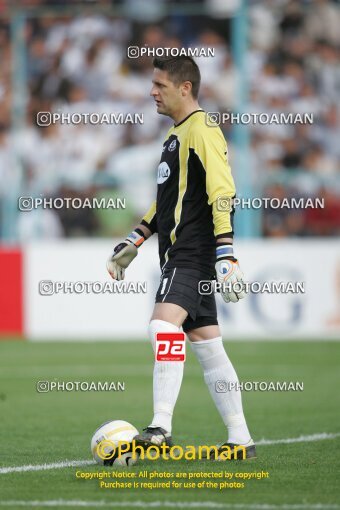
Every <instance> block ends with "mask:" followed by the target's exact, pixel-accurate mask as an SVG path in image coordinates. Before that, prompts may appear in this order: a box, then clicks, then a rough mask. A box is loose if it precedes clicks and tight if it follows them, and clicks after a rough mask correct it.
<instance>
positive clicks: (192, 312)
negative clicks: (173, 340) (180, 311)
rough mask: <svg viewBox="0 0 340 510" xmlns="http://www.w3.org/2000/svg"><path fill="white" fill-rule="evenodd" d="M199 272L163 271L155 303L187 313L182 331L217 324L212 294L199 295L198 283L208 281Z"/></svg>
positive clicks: (175, 269)
mask: <svg viewBox="0 0 340 510" xmlns="http://www.w3.org/2000/svg"><path fill="white" fill-rule="evenodd" d="M210 279H211V278H207V277H206V275H205V276H204V275H203V274H202V272H201V271H199V270H196V269H187V268H183V267H182V268H181V267H176V268H172V269H165V270H164V272H163V274H162V276H161V283H160V285H159V288H158V290H157V294H156V303H173V304H175V305H179V306H181V307H182V308H184V310H186V311H187V312H188V317H187V318H186V319H185V321H184V322H183V325H182V327H183V331H185V332H187V331H190V330H191V329H195V328H201V327H203V326H212V325H216V324H218V322H217V310H216V302H215V296H214V294H213V293H212V294H209V295H201V294H200V293H199V282H200V281H202V280H210Z"/></svg>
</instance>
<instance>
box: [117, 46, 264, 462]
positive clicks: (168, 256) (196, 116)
mask: <svg viewBox="0 0 340 510" xmlns="http://www.w3.org/2000/svg"><path fill="white" fill-rule="evenodd" d="M153 65H154V74H153V81H152V83H153V86H152V90H151V96H152V97H153V98H154V100H155V103H156V107H157V112H158V113H159V114H162V115H167V116H169V117H170V118H172V119H173V121H174V125H173V127H171V128H170V130H169V131H168V133H167V135H166V137H165V141H164V144H163V150H162V156H161V160H160V164H159V166H158V173H157V197H156V200H155V201H154V202H153V204H152V205H151V207H150V209H149V211H148V212H147V213H146V215H145V216H144V217H143V219H142V221H141V223H140V225H138V226H137V228H136V229H135V230H134V231H133V232H132V233H131V234H130V235H129V236H128V237H127V238H126V240H125V241H124V242H122V243H120V244H118V245H117V246H116V247H115V249H114V252H113V255H112V257H111V258H110V259H109V261H108V263H107V267H108V271H109V273H110V274H111V276H112V278H114V279H117V280H122V279H123V278H124V271H125V269H126V268H127V267H128V265H129V264H130V263H131V262H132V260H133V259H134V258H135V257H136V255H137V250H138V249H139V248H140V246H141V245H142V244H143V242H144V241H145V240H146V239H148V238H149V237H150V236H151V235H153V234H154V233H157V234H158V243H159V256H160V266H161V270H162V275H161V281H160V285H159V288H158V291H157V294H156V300H155V301H156V303H155V307H154V311H153V314H152V317H151V321H150V324H149V334H150V340H151V342H152V345H153V349H154V350H155V335H156V333H161V332H163V333H166V332H179V331H180V328H181V327H182V328H183V331H184V332H185V333H186V335H187V337H188V338H189V341H190V344H191V347H192V349H193V351H194V353H195V355H196V356H197V358H198V361H199V363H200V364H201V366H202V369H203V373H204V380H205V382H206V384H207V386H208V388H209V391H210V394H211V397H212V399H213V400H214V402H215V405H216V407H217V410H218V412H219V413H220V415H221V418H222V420H223V422H224V424H225V426H226V428H227V432H228V438H227V441H226V442H224V443H223V444H221V445H220V446H221V448H222V447H225V446H229V447H231V448H233V447H234V446H235V445H243V446H244V447H245V451H246V457H247V458H251V457H255V456H256V449H255V445H254V442H253V441H252V439H251V436H250V434H249V430H248V427H247V424H246V420H245V417H244V414H243V409H242V400H241V392H240V390H239V386H238V385H237V384H232V383H237V382H238V378H237V375H236V372H235V370H234V367H233V365H232V363H231V361H230V359H229V358H228V355H227V354H226V352H225V349H224V346H223V342H222V337H221V332H220V328H219V326H218V321H217V312H216V303H215V296H214V294H213V293H212V294H209V295H201V294H200V292H199V282H200V281H202V280H212V279H213V278H215V275H216V278H217V281H218V282H219V283H228V284H229V285H227V286H225V288H222V290H221V294H222V297H223V299H224V301H226V302H227V303H228V302H230V301H231V302H233V303H236V302H237V301H238V300H239V299H242V298H243V297H244V296H245V293H244V290H243V280H242V278H243V275H242V273H241V271H240V268H239V265H238V261H237V258H236V257H235V254H234V249H233V221H232V220H233V208H232V207H231V203H232V198H233V197H234V196H235V185H234V181H233V178H232V175H231V170H230V166H229V164H228V155H227V145H226V141H225V139H224V137H223V134H222V132H221V130H220V128H219V127H218V126H217V125H213V126H208V125H207V124H206V114H205V112H204V111H203V110H202V109H201V108H200V107H199V104H198V100H197V97H198V91H199V86H200V71H199V68H198V66H197V64H196V63H195V62H194V60H193V59H192V58H190V57H186V56H179V57H166V58H155V59H154V61H153ZM236 282H237V285H235V286H234V287H233V285H232V284H233V283H236ZM183 365H184V363H183V362H181V361H155V365H154V373H153V404H154V415H153V419H152V421H151V423H150V425H149V426H148V427H147V428H146V429H144V431H143V433H142V434H141V435H139V436H137V437H136V441H137V442H138V444H140V445H143V446H144V447H148V446H150V445H162V444H166V445H168V446H171V445H172V444H173V442H172V437H171V429H172V416H173V412H174V408H175V404H176V401H177V397H178V395H179V391H180V387H181V383H182V378H183V368H184V366H183ZM221 451H223V449H222V450H221ZM240 453H243V452H241V451H240Z"/></svg>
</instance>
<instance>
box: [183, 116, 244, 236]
mask: <svg viewBox="0 0 340 510" xmlns="http://www.w3.org/2000/svg"><path fill="white" fill-rule="evenodd" d="M189 144H190V148H191V149H193V150H194V151H195V153H196V155H197V156H198V158H199V159H200V161H201V164H202V166H203V168H204V170H205V173H206V191H207V195H208V203H209V205H211V206H212V214H213V222H214V234H215V237H216V238H217V239H218V238H220V237H232V236H233V216H234V208H233V205H232V203H233V202H232V198H234V197H235V193H236V189H235V184H234V179H233V176H232V174H231V168H230V165H229V162H228V149H227V143H226V141H225V138H224V136H223V134H222V131H221V130H220V128H219V127H217V126H216V127H208V126H205V127H204V128H203V129H202V127H201V126H200V127H199V126H197V127H196V128H195V129H194V130H193V132H192V135H191V136H190V141H189Z"/></svg>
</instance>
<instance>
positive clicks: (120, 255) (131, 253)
mask: <svg viewBox="0 0 340 510" xmlns="http://www.w3.org/2000/svg"><path fill="white" fill-rule="evenodd" d="M135 257H137V248H136V246H135V245H134V244H132V243H129V242H128V241H124V242H122V243H119V244H117V246H115V247H114V250H113V253H112V255H111V257H110V258H109V260H108V261H107V263H106V268H107V270H108V272H109V273H110V275H111V276H112V278H113V279H114V280H119V281H120V280H124V277H125V269H126V268H127V267H128V265H129V264H130V263H131V262H132V261H133V259H134V258H135Z"/></svg>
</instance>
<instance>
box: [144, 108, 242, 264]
mask: <svg viewBox="0 0 340 510" xmlns="http://www.w3.org/2000/svg"><path fill="white" fill-rule="evenodd" d="M234 196H235V185H234V181H233V178H232V175H231V170H230V166H229V164H228V152H227V144H226V141H225V139H224V136H223V134H222V131H221V130H220V128H219V127H218V126H217V125H215V126H208V125H207V124H206V113H205V112H204V111H203V110H197V111H194V112H193V113H191V114H190V115H189V116H188V117H186V118H185V119H184V120H183V121H182V122H180V123H179V124H177V125H174V126H173V127H172V128H171V129H170V130H169V131H168V133H167V136H166V139H165V142H164V145H163V152H162V157H161V160H160V163H159V165H158V170H157V198H156V200H155V201H154V202H153V204H152V206H151V207H150V209H149V211H148V212H147V214H146V215H145V216H144V217H143V220H142V224H143V225H145V226H147V227H148V228H149V229H150V230H151V231H152V232H153V233H154V232H157V233H158V242H159V257H160V265H161V268H162V269H164V268H172V267H190V268H193V269H200V270H202V271H204V272H207V273H208V274H212V273H213V270H214V264H215V259H216V256H215V249H216V239H218V238H219V237H223V236H225V235H227V237H232V235H233V226H232V216H233V212H232V211H231V209H230V207H225V200H226V199H227V200H228V198H231V197H234ZM221 197H222V200H221ZM223 200H224V202H223ZM221 205H222V206H221Z"/></svg>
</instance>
